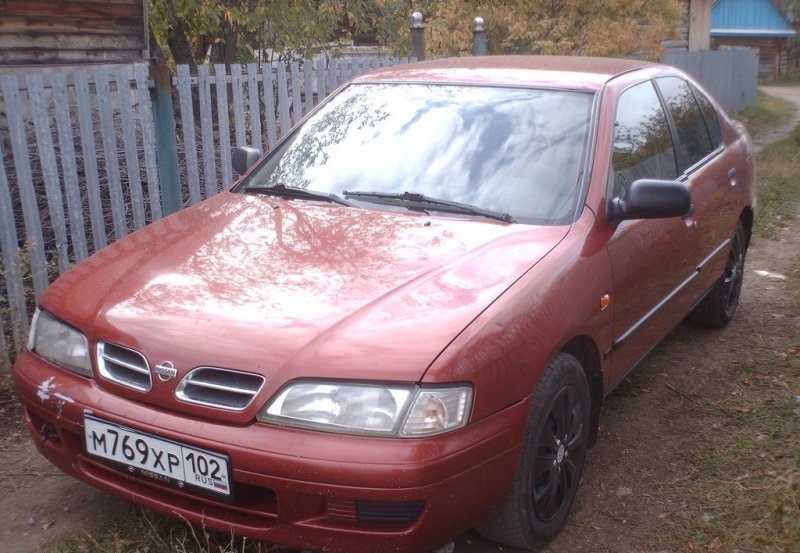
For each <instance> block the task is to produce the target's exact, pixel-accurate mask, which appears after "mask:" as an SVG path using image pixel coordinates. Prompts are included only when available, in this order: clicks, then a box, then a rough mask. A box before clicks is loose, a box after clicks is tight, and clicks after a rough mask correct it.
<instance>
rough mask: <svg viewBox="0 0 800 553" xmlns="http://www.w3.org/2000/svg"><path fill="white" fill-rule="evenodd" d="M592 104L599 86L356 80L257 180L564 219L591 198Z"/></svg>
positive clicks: (531, 218)
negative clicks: (407, 195)
mask: <svg viewBox="0 0 800 553" xmlns="http://www.w3.org/2000/svg"><path fill="white" fill-rule="evenodd" d="M591 104H592V95H591V94H587V93H583V92H569V91H561V90H537V89H513V88H493V87H483V86H454V85H428V84H353V85H350V86H348V87H347V88H345V89H344V90H342V91H341V92H340V93H339V94H337V95H336V96H335V97H334V98H332V99H331V100H330V101H329V102H327V103H326V104H325V105H324V106H323V107H322V108H321V109H320V110H319V111H318V112H317V113H315V114H314V115H313V116H312V117H311V118H310V119H309V120H308V121H306V122H305V123H304V124H303V126H302V127H301V128H299V129H298V130H297V131H296V132H294V133H293V134H292V136H290V137H289V139H288V140H286V141H285V142H284V143H283V144H282V145H281V146H280V147H279V148H278V149H277V150H275V151H273V152H272V154H271V155H270V156H269V158H268V159H267V161H266V163H264V164H263V165H262V166H261V167H259V168H257V169H256V170H255V172H254V173H253V175H252V176H251V178H250V179H248V182H247V188H248V189H254V188H263V187H270V186H276V185H283V186H286V187H297V188H305V189H309V190H316V191H321V192H326V193H331V194H337V195H339V196H344V197H347V192H380V193H389V194H392V193H394V194H402V193H403V192H412V193H416V194H422V195H425V196H427V197H430V198H436V199H442V200H449V201H454V202H459V203H462V204H468V205H470V206H475V207H478V208H481V209H485V210H491V211H496V212H498V213H507V214H509V215H511V216H512V217H513V219H514V220H516V221H518V222H525V223H535V224H563V223H567V222H570V221H571V220H572V218H573V216H574V214H575V210H576V203H577V201H578V200H579V196H580V190H579V188H580V187H579V179H580V173H581V168H582V166H583V163H582V161H583V152H584V149H585V145H586V142H587V140H586V136H587V132H588V127H589V118H590V112H591ZM350 199H353V200H356V201H364V200H367V201H373V202H376V203H378V204H380V203H381V202H382V201H383V200H381V199H380V198H375V197H373V198H367V197H365V196H359V195H356V194H353V196H352V197H351V198H350ZM385 203H389V202H385ZM397 203H398V202H391V204H392V205H393V206H396V205H397ZM425 210H426V211H428V208H427V207H426V208H425ZM430 211H436V208H435V207H433V206H432V207H431V208H430Z"/></svg>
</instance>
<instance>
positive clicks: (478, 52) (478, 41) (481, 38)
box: [472, 17, 486, 56]
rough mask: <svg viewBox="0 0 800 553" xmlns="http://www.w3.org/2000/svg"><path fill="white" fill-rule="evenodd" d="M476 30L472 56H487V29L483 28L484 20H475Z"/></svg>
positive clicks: (473, 35)
mask: <svg viewBox="0 0 800 553" xmlns="http://www.w3.org/2000/svg"><path fill="white" fill-rule="evenodd" d="M474 23H475V30H474V31H472V55H473V56H485V55H486V29H484V28H483V18H482V17H476V18H475V21H474Z"/></svg>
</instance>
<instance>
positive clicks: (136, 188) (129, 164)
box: [115, 65, 146, 230]
mask: <svg viewBox="0 0 800 553" xmlns="http://www.w3.org/2000/svg"><path fill="white" fill-rule="evenodd" d="M115 73H116V76H117V100H118V102H119V118H120V122H121V123H122V144H123V146H124V148H125V173H126V174H127V175H128V189H129V191H130V198H131V212H132V213H133V228H134V230H138V229H140V228H142V227H143V226H144V225H145V224H146V222H145V218H144V195H143V194H142V174H141V168H140V167H139V148H138V145H139V141H138V139H137V138H136V123H134V121H133V101H132V99H131V88H130V85H129V84H128V83H129V82H130V80H131V76H132V75H131V66H129V65H123V66H121V67H118V68H117V69H116V71H115Z"/></svg>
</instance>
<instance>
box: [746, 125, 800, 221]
mask: <svg viewBox="0 0 800 553" xmlns="http://www.w3.org/2000/svg"><path fill="white" fill-rule="evenodd" d="M756 167H757V171H758V172H757V177H758V185H759V190H758V208H757V210H756V234H757V236H761V237H770V236H773V235H774V234H775V231H776V230H777V229H778V228H779V227H781V226H783V222H784V221H785V219H786V217H789V216H791V214H792V209H793V206H795V205H796V202H797V200H798V198H800V127H798V128H796V129H795V130H794V131H793V132H792V134H791V135H790V136H789V138H787V139H786V140H783V141H782V142H779V143H777V144H773V145H772V146H770V147H769V148H766V149H765V150H764V151H763V152H761V154H760V155H759V156H758V160H757V162H756Z"/></svg>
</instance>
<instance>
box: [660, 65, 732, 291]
mask: <svg viewBox="0 0 800 553" xmlns="http://www.w3.org/2000/svg"><path fill="white" fill-rule="evenodd" d="M655 83H656V86H657V87H658V89H659V92H660V93H661V96H662V98H663V99H664V103H665V105H666V106H667V114H668V117H670V118H671V120H672V122H673V129H674V131H673V132H674V141H675V144H676V153H677V160H678V171H679V176H678V180H680V181H682V182H685V183H686V184H687V186H688V187H689V190H690V191H691V193H692V202H693V203H694V206H695V211H694V213H693V214H692V215H691V216H690V217H689V218H687V221H688V222H689V223H690V224H691V225H692V226H693V227H694V228H695V230H696V235H697V237H696V239H697V259H696V260H695V262H696V264H697V268H698V275H697V279H695V281H694V282H693V283H692V285H691V287H690V288H689V290H688V291H689V292H690V293H691V294H693V295H694V297H695V298H699V296H701V295H702V294H703V293H705V291H706V290H708V288H709V287H711V286H712V285H713V284H714V283H715V282H716V281H717V279H718V278H719V276H720V275H721V274H722V271H723V270H724V267H725V261H726V260H727V253H728V247H727V246H728V244H729V239H730V238H731V236H732V235H733V232H734V228H735V225H736V216H737V213H736V199H737V198H736V195H735V194H734V190H733V188H735V186H736V167H735V163H734V161H733V160H732V159H730V157H731V156H732V155H733V154H732V152H727V151H726V150H725V148H724V144H723V141H722V134H721V131H720V124H719V120H718V119H717V115H716V112H715V111H714V108H713V106H712V105H711V102H710V101H709V100H708V98H706V97H705V95H703V93H702V92H701V91H700V90H698V89H697V88H696V87H695V86H693V85H691V84H689V83H688V82H687V81H686V80H684V79H682V78H680V77H660V78H658V79H656V80H655Z"/></svg>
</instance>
